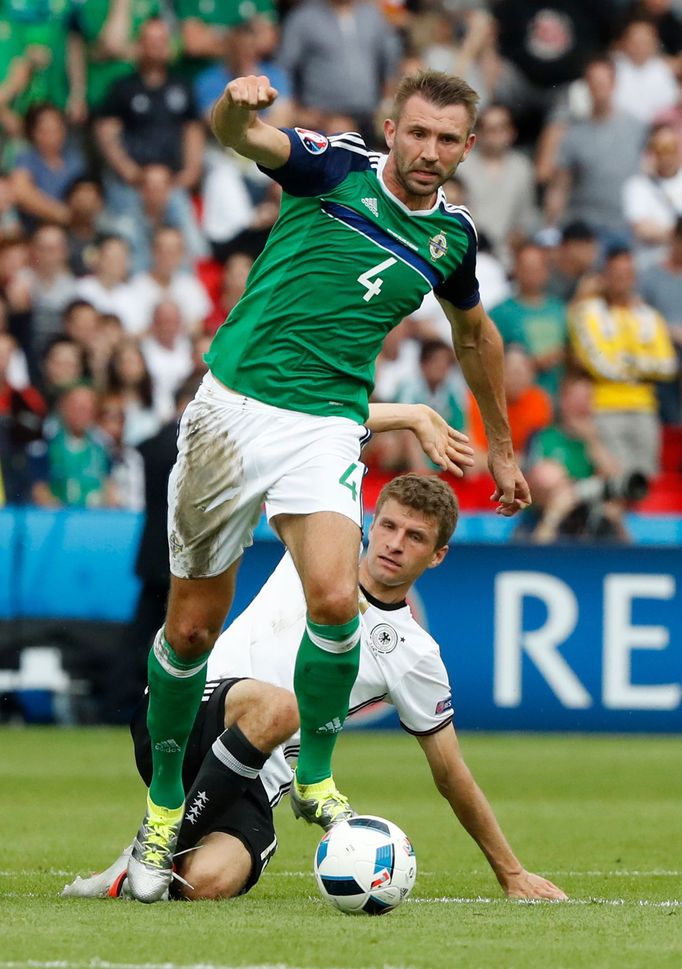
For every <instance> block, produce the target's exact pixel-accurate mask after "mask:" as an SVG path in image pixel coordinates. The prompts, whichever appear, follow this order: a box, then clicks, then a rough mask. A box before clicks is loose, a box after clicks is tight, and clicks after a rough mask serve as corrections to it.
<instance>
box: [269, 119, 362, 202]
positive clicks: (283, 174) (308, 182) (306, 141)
mask: <svg viewBox="0 0 682 969" xmlns="http://www.w3.org/2000/svg"><path fill="white" fill-rule="evenodd" d="M281 130H282V131H283V132H284V134H285V135H286V136H287V137H288V139H289V141H290V143H291V154H290V155H289V158H288V159H287V161H286V162H285V163H284V165H282V166H281V167H280V168H265V167H264V166H263V165H259V166H258V167H259V169H260V170H261V171H262V172H263V173H264V174H265V175H268V176H269V177H270V178H272V179H273V180H274V181H275V182H279V184H280V185H281V186H282V188H283V189H284V191H285V192H287V193H288V194H289V195H296V196H298V197H300V198H302V197H310V198H312V197H314V196H316V195H323V194H324V193H325V192H330V191H331V190H332V189H333V188H336V186H337V185H339V184H340V183H341V182H342V181H343V180H344V178H345V177H346V176H347V175H348V174H349V172H352V171H364V170H366V169H368V168H369V167H370V162H369V157H370V152H369V151H368V150H367V147H366V146H365V143H364V141H363V140H362V138H361V137H360V135H357V134H355V133H354V132H349V133H348V134H345V135H334V136H333V137H332V138H327V137H326V136H325V135H322V134H320V133H319V132H318V131H309V130H308V129H307V128H282V129H281Z"/></svg>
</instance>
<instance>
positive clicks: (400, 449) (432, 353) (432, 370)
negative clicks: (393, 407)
mask: <svg viewBox="0 0 682 969" xmlns="http://www.w3.org/2000/svg"><path fill="white" fill-rule="evenodd" d="M393 399H394V400H395V401H396V402H397V403H400V404H427V405H428V406H429V407H431V408H432V410H434V411H435V412H436V413H437V414H439V415H440V416H441V417H442V418H443V420H445V421H446V422H447V423H448V424H449V425H450V427H454V428H455V429H457V430H465V416H464V415H465V411H466V405H467V385H466V381H465V379H464V377H463V375H462V372H461V370H460V369H459V366H458V364H457V360H456V358H455V355H454V353H453V351H452V342H451V341H450V343H444V342H443V341H442V340H440V339H433V338H430V339H425V340H424V341H423V342H421V343H420V348H419V366H418V368H415V370H414V371H412V372H411V373H410V374H409V376H407V377H406V378H404V379H403V380H402V381H401V382H400V384H399V385H398V387H397V388H396V391H395V395H394V398H393ZM368 461H369V462H370V463H371V462H372V461H373V462H374V463H375V464H376V465H379V466H380V467H382V468H383V469H384V470H391V471H393V472H396V471H434V470H437V467H436V465H434V464H432V463H431V462H429V459H428V458H427V457H426V455H425V454H424V452H423V451H422V449H421V448H420V447H419V442H418V441H417V439H416V438H415V436H414V435H413V434H411V433H410V432H409V431H407V430H399V431H391V432H388V433H385V434H381V435H379V436H378V437H377V439H376V449H375V451H374V452H373V453H372V452H370V454H369V455H368Z"/></svg>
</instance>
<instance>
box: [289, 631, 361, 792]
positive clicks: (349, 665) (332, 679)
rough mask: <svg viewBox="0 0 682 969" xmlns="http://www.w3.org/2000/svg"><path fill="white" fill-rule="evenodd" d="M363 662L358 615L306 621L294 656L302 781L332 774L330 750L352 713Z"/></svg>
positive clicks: (298, 772)
mask: <svg viewBox="0 0 682 969" xmlns="http://www.w3.org/2000/svg"><path fill="white" fill-rule="evenodd" d="M359 666H360V615H359V614H358V615H357V616H354V617H353V618H352V619H351V620H349V621H348V622H347V623H344V624H343V625H342V626H325V625H321V624H319V623H315V622H313V621H312V620H311V619H310V618H308V619H307V621H306V628H305V632H304V633H303V639H302V640H301V645H300V647H299V650H298V656H297V657H296V668H295V671H294V690H295V692H296V699H297V700H298V709H299V714H300V717H301V752H300V754H299V758H298V764H297V767H296V779H297V781H298V783H299V784H301V785H306V784H316V783H318V782H319V781H323V780H325V779H326V778H328V777H331V773H332V768H331V763H332V753H333V752H334V745H335V743H336V737H337V735H338V734H339V733H340V731H341V729H342V727H343V722H344V720H345V719H346V715H347V713H348V702H349V698H350V692H351V690H352V688H353V684H354V683H355V678H356V676H357V675H358V668H359Z"/></svg>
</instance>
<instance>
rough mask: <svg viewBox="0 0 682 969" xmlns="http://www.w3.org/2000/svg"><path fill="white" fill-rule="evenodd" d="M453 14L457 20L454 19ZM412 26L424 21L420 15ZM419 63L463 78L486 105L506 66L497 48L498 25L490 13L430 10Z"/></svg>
mask: <svg viewBox="0 0 682 969" xmlns="http://www.w3.org/2000/svg"><path fill="white" fill-rule="evenodd" d="M455 17H456V19H454V18H455ZM420 21H421V22H420ZM420 21H418V22H417V23H416V24H415V29H420V28H422V27H423V26H425V24H424V23H423V18H420ZM429 27H430V35H429V39H428V41H427V42H426V44H425V45H424V51H423V54H422V62H423V64H424V66H425V67H428V68H431V70H434V71H444V72H445V73H446V74H454V75H455V76H456V77H463V78H464V80H465V81H466V82H467V83H468V84H470V85H471V86H472V88H474V90H475V91H478V93H479V95H480V97H481V101H480V104H481V105H482V106H483V107H485V106H486V105H487V104H488V102H489V101H491V100H492V97H493V92H494V91H495V90H496V89H498V88H499V86H500V85H501V84H502V83H503V78H504V74H505V66H504V64H503V61H502V59H501V58H500V56H499V52H498V49H497V25H496V22H495V20H494V18H493V17H492V15H491V14H490V13H489V12H488V11H487V10H484V9H482V7H478V8H477V9H467V10H457V11H456V12H455V11H454V10H453V9H452V8H448V10H447V12H446V11H445V10H439V9H435V10H434V11H433V15H432V19H431V23H430V24H429Z"/></svg>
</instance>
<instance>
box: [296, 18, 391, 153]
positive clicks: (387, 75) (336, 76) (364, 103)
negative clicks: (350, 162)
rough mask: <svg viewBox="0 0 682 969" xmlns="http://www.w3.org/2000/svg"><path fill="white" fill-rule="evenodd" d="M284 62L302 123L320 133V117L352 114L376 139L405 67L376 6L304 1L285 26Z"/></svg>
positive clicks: (364, 130) (370, 136) (360, 127)
mask: <svg viewBox="0 0 682 969" xmlns="http://www.w3.org/2000/svg"><path fill="white" fill-rule="evenodd" d="M278 60H279V63H280V64H281V65H282V67H283V68H284V69H285V70H286V71H287V72H288V73H289V76H290V77H291V78H293V80H294V96H295V100H296V102H297V112H296V116H297V118H298V119H300V121H299V123H302V124H307V125H308V126H309V127H311V128H318V127H322V125H320V123H319V122H320V117H319V112H324V113H333V114H349V115H351V117H353V118H355V119H356V121H357V123H358V125H359V130H360V131H361V132H362V133H363V134H365V135H366V136H367V137H368V138H370V139H373V138H374V113H375V111H376V107H377V104H379V102H380V101H381V100H382V97H383V96H384V94H385V93H387V91H388V86H389V84H390V82H392V81H394V80H395V78H396V75H397V73H398V68H399V62H400V42H399V39H398V36H397V34H396V32H395V30H394V29H393V28H392V27H391V26H390V25H389V24H388V22H387V21H386V19H385V18H384V16H383V14H382V13H381V11H380V9H379V8H378V7H377V6H376V5H375V4H373V3H368V2H366V0H302V3H301V4H300V5H298V6H297V7H295V8H294V9H293V10H292V12H291V13H290V14H289V16H288V17H287V19H286V21H285V23H284V26H283V28H282V43H281V46H280V51H279V58H278ZM299 109H300V110H299ZM302 112H303V113H302Z"/></svg>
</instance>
